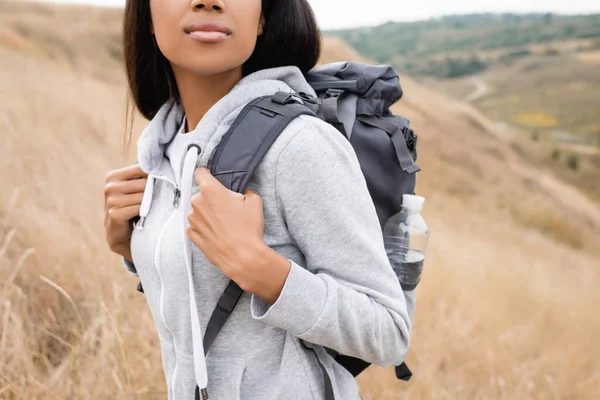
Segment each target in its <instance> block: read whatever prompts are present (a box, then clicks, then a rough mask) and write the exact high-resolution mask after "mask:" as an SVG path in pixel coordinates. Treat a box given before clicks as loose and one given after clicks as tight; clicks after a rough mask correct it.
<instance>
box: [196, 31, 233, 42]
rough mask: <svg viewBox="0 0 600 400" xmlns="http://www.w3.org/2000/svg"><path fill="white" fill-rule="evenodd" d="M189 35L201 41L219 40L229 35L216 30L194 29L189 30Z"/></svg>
mask: <svg viewBox="0 0 600 400" xmlns="http://www.w3.org/2000/svg"><path fill="white" fill-rule="evenodd" d="M189 35H190V37H191V38H192V39H196V40H199V41H201V42H219V41H221V40H224V39H227V38H228V37H229V35H228V34H226V33H223V32H216V31H212V32H211V31H194V32H190V33H189Z"/></svg>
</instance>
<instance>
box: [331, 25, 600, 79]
mask: <svg viewBox="0 0 600 400" xmlns="http://www.w3.org/2000/svg"><path fill="white" fill-rule="evenodd" d="M327 33H328V34H332V35H336V36H340V37H341V38H342V39H344V40H345V41H347V42H348V43H349V44H350V45H351V46H353V47H354V48H355V49H357V50H358V51H359V52H360V53H361V54H363V55H365V56H367V57H369V58H371V59H373V60H375V61H377V62H381V63H391V64H394V65H395V66H397V67H398V68H399V69H401V70H404V71H407V72H409V73H410V74H412V75H429V76H436V77H443V78H452V77H458V76H462V75H471V74H474V73H478V72H481V71H483V70H485V69H486V67H487V66H488V63H489V62H490V61H491V60H489V59H487V58H486V57H482V52H486V51H490V50H497V49H506V48H512V50H510V51H509V52H507V53H506V54H503V60H502V61H504V62H507V61H508V62H510V61H511V60H514V59H518V58H520V57H523V56H526V55H528V54H529V50H527V49H526V48H519V47H524V46H525V47H526V46H528V45H531V44H535V43H547V42H552V41H560V40H566V39H585V38H600V14H596V15H587V16H559V15H554V14H522V15H521V14H473V15H465V16H447V17H442V18H437V19H430V20H427V21H420V22H411V23H397V22H390V23H387V24H384V25H380V26H377V27H371V28H361V29H353V30H338V31H331V32H327ZM547 51H548V52H550V53H552V52H554V51H555V50H553V49H548V50H547ZM492 61H493V62H495V61H497V60H492Z"/></svg>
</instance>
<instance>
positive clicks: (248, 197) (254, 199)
mask: <svg viewBox="0 0 600 400" xmlns="http://www.w3.org/2000/svg"><path fill="white" fill-rule="evenodd" d="M244 196H245V198H244V200H245V201H247V202H251V203H260V204H261V205H262V202H263V200H262V197H260V195H258V194H257V193H254V192H253V191H252V190H250V189H246V192H245V193H244Z"/></svg>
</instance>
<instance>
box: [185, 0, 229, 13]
mask: <svg viewBox="0 0 600 400" xmlns="http://www.w3.org/2000/svg"><path fill="white" fill-rule="evenodd" d="M191 6H192V9H194V11H198V10H206V11H220V12H223V11H225V2H224V1H223V0H192V2H191Z"/></svg>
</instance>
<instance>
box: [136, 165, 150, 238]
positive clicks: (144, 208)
mask: <svg viewBox="0 0 600 400" xmlns="http://www.w3.org/2000/svg"><path fill="white" fill-rule="evenodd" d="M153 192H154V177H153V176H150V175H149V176H148V180H147V181H146V187H145V188H144V197H143V198H142V204H141V205H140V220H139V221H138V223H137V224H136V226H135V227H136V228H138V229H142V228H143V227H144V222H145V221H146V217H147V216H148V213H149V212H150V208H151V207H152V195H153Z"/></svg>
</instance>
